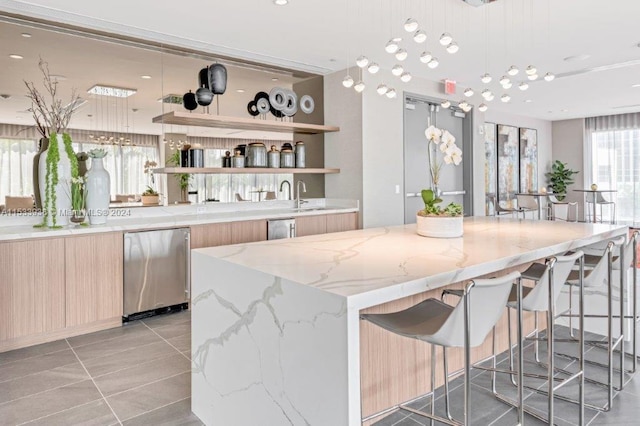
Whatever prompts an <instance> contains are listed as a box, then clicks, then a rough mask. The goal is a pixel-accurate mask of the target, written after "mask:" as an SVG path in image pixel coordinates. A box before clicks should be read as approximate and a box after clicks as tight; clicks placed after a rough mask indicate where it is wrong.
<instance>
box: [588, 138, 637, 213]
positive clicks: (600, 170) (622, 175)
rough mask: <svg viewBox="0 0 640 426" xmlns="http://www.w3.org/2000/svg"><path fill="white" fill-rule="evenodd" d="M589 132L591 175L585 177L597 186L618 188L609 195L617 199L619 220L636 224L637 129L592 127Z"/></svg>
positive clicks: (614, 199)
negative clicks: (599, 128) (596, 128)
mask: <svg viewBox="0 0 640 426" xmlns="http://www.w3.org/2000/svg"><path fill="white" fill-rule="evenodd" d="M588 130H589V129H588ZM588 136H590V140H591V142H590V143H591V146H590V151H591V176H590V177H589V178H588V179H590V180H591V181H592V182H593V183H595V184H597V185H598V187H599V188H600V189H614V190H617V193H616V194H615V195H612V198H613V201H615V202H616V209H617V217H618V221H619V222H621V223H628V224H634V223H635V224H638V223H639V222H640V129H638V128H636V129H623V130H595V131H591V132H590V134H589V135H588ZM585 183H586V184H589V183H591V182H585ZM605 197H609V194H605ZM605 214H606V213H605Z"/></svg>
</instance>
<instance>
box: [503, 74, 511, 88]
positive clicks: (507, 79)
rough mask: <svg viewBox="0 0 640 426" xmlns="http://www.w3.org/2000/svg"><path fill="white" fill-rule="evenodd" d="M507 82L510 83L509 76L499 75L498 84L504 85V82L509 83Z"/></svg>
mask: <svg viewBox="0 0 640 426" xmlns="http://www.w3.org/2000/svg"><path fill="white" fill-rule="evenodd" d="M509 83H511V80H510V79H509V77H507V76H506V75H503V76H502V77H500V84H502V85H503V86H504V85H505V84H509Z"/></svg>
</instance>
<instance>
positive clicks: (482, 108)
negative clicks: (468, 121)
mask: <svg viewBox="0 0 640 426" xmlns="http://www.w3.org/2000/svg"><path fill="white" fill-rule="evenodd" d="M488 109H489V107H488V106H487V104H480V105H479V106H478V110H479V111H480V112H485V111H486V110H488Z"/></svg>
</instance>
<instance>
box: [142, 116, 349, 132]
mask: <svg viewBox="0 0 640 426" xmlns="http://www.w3.org/2000/svg"><path fill="white" fill-rule="evenodd" d="M153 122H154V123H164V124H177V125H181V126H200V127H216V128H223V129H238V130H263V131H269V132H287V133H294V132H295V133H302V134H308V135H315V134H318V133H328V132H338V131H340V128H339V127H335V126H325V125H323V124H305V123H294V122H287V121H275V120H269V119H267V120H262V119H260V118H248V117H225V116H222V115H209V114H200V113H193V112H181V111H172V112H168V113H166V114H162V115H159V116H157V117H154V118H153Z"/></svg>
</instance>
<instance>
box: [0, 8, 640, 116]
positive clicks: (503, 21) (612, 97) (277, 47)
mask: <svg viewBox="0 0 640 426" xmlns="http://www.w3.org/2000/svg"><path fill="white" fill-rule="evenodd" d="M134 4H135V6H132V3H131V2H130V1H128V0H111V1H109V2H78V1H77V0H30V1H28V2H26V1H12V0H0V10H6V11H10V12H13V13H21V14H25V15H30V16H33V17H39V18H42V19H46V18H49V19H54V20H56V21H58V22H63V23H67V24H75V25H83V26H88V27H91V28H94V29H99V30H103V31H115V32H118V33H120V34H126V35H129V36H137V37H144V38H148V39H153V40H156V41H160V42H170V43H172V44H175V45H181V46H190V47H193V48H197V49H199V50H204V51H208V52H211V53H215V54H225V55H231V56H234V57H238V58H244V59H249V60H257V61H260V62H264V63H270V64H274V65H282V66H286V67H290V68H292V69H298V70H305V71H309V72H315V73H321V74H322V73H330V72H333V71H337V70H341V69H344V68H346V66H347V65H353V63H354V61H355V58H356V57H357V56H358V55H359V54H361V53H363V54H365V55H367V56H368V57H369V58H371V59H372V60H375V61H376V62H378V63H379V64H380V65H381V66H382V67H383V70H381V71H380V72H379V73H378V74H377V75H376V78H378V79H379V81H380V82H387V83H389V82H393V84H394V85H395V86H396V87H401V83H400V82H399V81H394V79H395V77H392V76H391V74H390V72H389V71H388V70H389V69H391V67H392V66H393V65H394V64H395V63H396V60H395V59H394V58H393V57H392V56H391V55H389V54H387V53H385V51H384V49H383V47H384V45H385V43H386V42H387V40H389V38H391V37H392V36H394V37H395V36H399V37H404V38H405V40H403V42H402V43H403V47H405V48H406V49H407V51H408V52H409V58H408V59H407V60H406V61H405V63H404V65H405V67H406V69H407V70H409V71H410V72H411V73H412V74H413V75H414V76H421V77H424V78H426V79H429V80H433V81H440V80H442V79H444V78H450V79H453V80H456V81H457V82H458V84H459V89H458V92H459V93H460V92H461V91H462V90H463V89H464V87H469V86H470V87H473V88H474V89H475V90H476V93H479V92H480V91H481V90H482V89H483V87H484V85H483V84H482V83H480V81H479V78H480V75H481V74H482V73H483V72H485V71H488V72H489V73H490V74H492V75H493V77H494V81H493V82H492V83H491V84H490V85H488V87H489V88H490V89H491V90H493V91H494V93H496V95H498V96H496V100H494V101H493V102H492V103H490V104H489V108H492V109H495V110H498V111H508V112H511V113H515V114H521V115H526V116H531V117H537V118H542V119H548V120H560V119H567V118H574V117H584V116H592V115H606V114H616V113H623V112H631V111H640V87H638V88H632V85H634V84H640V73H639V71H640V48H639V47H638V43H640V33H639V32H638V30H637V22H636V21H637V17H638V16H640V2H638V1H636V0H617V1H616V2H615V7H614V5H611V6H608V5H607V6H606V5H605V3H603V2H602V0H498V1H496V2H493V3H491V4H489V5H486V6H482V7H472V6H469V5H467V4H465V3H464V2H462V1H460V0H401V1H400V0H323V1H322V2H320V1H315V2H310V1H304V0H290V2H289V4H288V5H287V6H283V7H282V6H275V5H274V4H273V2H272V0H245V1H241V2H224V3H222V2H221V1H218V2H211V1H210V0H191V1H190V2H189V3H188V7H175V6H174V4H173V3H171V2H157V1H152V0H137V1H136V2H135V3H134ZM607 4H608V3H607ZM392 5H393V7H391V6H392ZM410 16H411V17H414V18H416V19H418V21H419V22H420V23H421V24H422V27H423V28H424V29H425V30H426V32H427V34H428V40H427V42H426V43H425V44H423V45H417V44H416V43H414V42H413V41H412V40H410V39H408V38H407V35H409V34H408V33H406V32H404V30H403V28H402V23H403V22H404V20H405V19H407V18H408V17H410ZM444 31H448V32H450V33H451V34H452V35H453V36H454V38H455V39H456V41H457V42H458V44H459V45H460V51H459V52H458V53H457V54H455V55H450V54H448V53H446V52H445V50H444V49H443V48H442V46H440V45H439V44H438V42H437V39H438V37H439V35H440V34H441V33H442V32H444ZM3 40H4V39H3ZM425 49H426V50H431V51H432V52H434V53H435V54H436V55H437V56H438V57H439V59H440V62H441V65H440V67H438V68H437V69H435V70H431V69H429V68H427V67H426V66H425V65H423V64H421V63H420V62H419V61H418V59H417V58H418V55H419V53H420V52H421V51H422V50H425ZM6 50H7V47H6V46H5V44H4V43H3V46H2V48H1V51H0V54H1V55H3V58H4V57H5V56H4V55H5V51H6ZM583 54H584V55H589V57H588V58H587V59H585V60H579V61H565V60H564V58H567V57H571V56H576V55H583ZM3 58H2V63H0V65H3V64H4V59H3ZM634 61H635V62H634ZM622 63H626V65H624V66H620V67H614V68H613V69H607V70H602V71H593V72H586V73H579V74H576V75H573V74H574V73H576V72H582V71H584V70H588V69H592V68H597V67H607V66H610V65H612V64H622ZM512 64H515V65H517V66H518V67H519V68H520V69H524V68H525V67H526V66H527V65H529V64H534V65H536V66H537V67H538V69H539V70H540V71H541V72H542V74H544V73H545V72H547V71H551V72H554V73H555V74H557V75H558V76H559V77H558V78H557V79H556V80H555V81H553V82H551V83H547V82H544V81H539V82H535V83H533V84H531V87H530V89H529V90H528V91H526V92H521V91H519V90H518V89H517V88H516V87H517V85H514V87H513V88H512V89H510V90H509V91H508V92H509V94H510V95H511V96H512V100H511V102H510V103H508V104H503V103H501V102H499V97H500V95H501V94H502V93H503V92H504V91H503V89H501V88H500V85H499V84H498V83H497V80H498V78H499V77H500V76H501V75H502V74H504V72H505V70H506V69H507V68H508V67H509V66H510V65H512ZM113 65H115V64H113ZM123 65H127V66H128V64H123ZM168 65H169V64H168V63H167V64H165V69H169V68H168ZM201 65H202V63H198V64H194V67H193V68H194V69H197V68H198V67H199V66H201ZM565 74H566V76H563V75H565ZM518 77H522V73H521V74H520V75H519V76H518ZM138 83H139V82H138ZM136 85H138V86H140V85H141V84H136ZM345 90H346V89H345ZM367 90H372V89H371V88H368V89H367ZM462 97H463V95H462V94H459V95H457V96H456V97H454V98H453V100H460V99H461V98H462ZM526 100H529V101H530V102H525V101H526ZM471 101H472V103H474V104H476V105H477V104H479V103H480V102H481V98H480V96H479V95H476V96H475V97H474V98H472V100H471Z"/></svg>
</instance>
